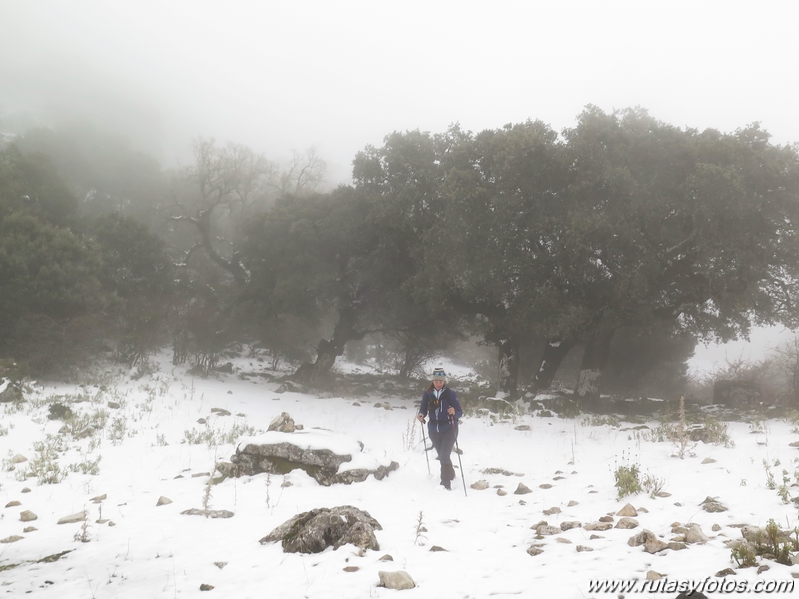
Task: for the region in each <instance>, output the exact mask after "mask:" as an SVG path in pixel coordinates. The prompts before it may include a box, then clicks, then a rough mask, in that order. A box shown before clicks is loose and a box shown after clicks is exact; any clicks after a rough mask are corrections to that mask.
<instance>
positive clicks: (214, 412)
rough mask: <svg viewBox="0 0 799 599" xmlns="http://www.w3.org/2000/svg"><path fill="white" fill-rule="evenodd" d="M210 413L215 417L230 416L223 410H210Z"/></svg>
mask: <svg viewBox="0 0 799 599" xmlns="http://www.w3.org/2000/svg"><path fill="white" fill-rule="evenodd" d="M229 393H230V395H233V393H232V392H229ZM211 413H212V414H216V415H217V416H230V412H228V411H227V410H225V409H223V408H211Z"/></svg>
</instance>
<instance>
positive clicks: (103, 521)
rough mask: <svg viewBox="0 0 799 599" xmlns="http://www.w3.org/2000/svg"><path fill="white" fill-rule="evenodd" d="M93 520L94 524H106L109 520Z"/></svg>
mask: <svg viewBox="0 0 799 599" xmlns="http://www.w3.org/2000/svg"><path fill="white" fill-rule="evenodd" d="M94 522H95V524H100V525H103V524H108V523H109V522H110V520H109V519H108V518H98V519H97V520H95V521H94Z"/></svg>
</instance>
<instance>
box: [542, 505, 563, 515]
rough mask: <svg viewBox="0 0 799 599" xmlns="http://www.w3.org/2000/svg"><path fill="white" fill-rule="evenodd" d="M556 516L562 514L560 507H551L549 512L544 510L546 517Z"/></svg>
mask: <svg viewBox="0 0 799 599" xmlns="http://www.w3.org/2000/svg"><path fill="white" fill-rule="evenodd" d="M555 514H560V508H559V507H551V508H549V509H548V510H544V515H545V516H554V515H555Z"/></svg>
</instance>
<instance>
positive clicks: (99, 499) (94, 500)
mask: <svg viewBox="0 0 799 599" xmlns="http://www.w3.org/2000/svg"><path fill="white" fill-rule="evenodd" d="M106 499H108V493H103V494H102V495H98V496H97V497H92V498H91V499H90V500H89V501H91V502H92V503H102V502H103V501H105V500H106Z"/></svg>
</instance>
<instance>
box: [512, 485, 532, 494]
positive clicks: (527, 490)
mask: <svg viewBox="0 0 799 599" xmlns="http://www.w3.org/2000/svg"><path fill="white" fill-rule="evenodd" d="M528 493H532V491H531V490H530V488H529V487H528V486H527V485H525V484H524V483H519V486H518V487H516V490H515V491H514V492H513V494H514V495H527V494H528Z"/></svg>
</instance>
